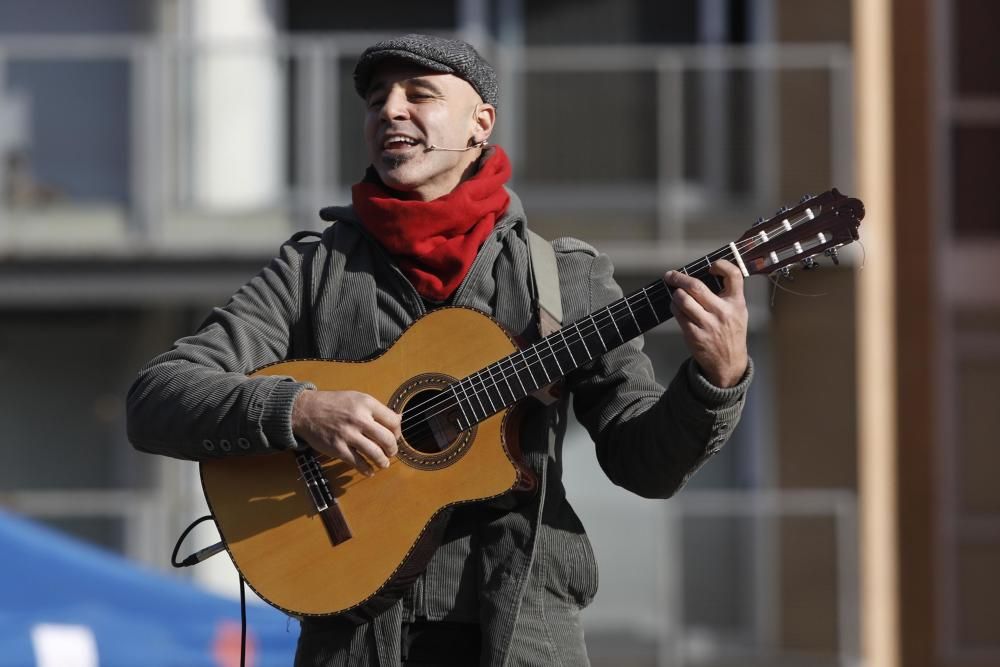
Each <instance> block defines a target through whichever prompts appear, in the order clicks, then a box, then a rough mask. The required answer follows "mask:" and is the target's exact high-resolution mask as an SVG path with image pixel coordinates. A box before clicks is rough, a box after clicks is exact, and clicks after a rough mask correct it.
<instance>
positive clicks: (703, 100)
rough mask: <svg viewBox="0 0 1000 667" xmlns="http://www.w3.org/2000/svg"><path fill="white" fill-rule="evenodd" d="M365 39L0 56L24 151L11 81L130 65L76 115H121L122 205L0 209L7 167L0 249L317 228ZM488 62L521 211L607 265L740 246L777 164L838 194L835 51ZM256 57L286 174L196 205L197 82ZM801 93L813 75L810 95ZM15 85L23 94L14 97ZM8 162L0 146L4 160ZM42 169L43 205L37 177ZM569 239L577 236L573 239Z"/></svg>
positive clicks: (848, 90) (547, 53)
mask: <svg viewBox="0 0 1000 667" xmlns="http://www.w3.org/2000/svg"><path fill="white" fill-rule="evenodd" d="M371 39H373V37H372V36H369V35H358V34H343V35H342V34H334V35H323V36H297V37H286V36H282V37H280V38H276V39H274V40H268V41H266V42H254V43H248V42H239V43H224V44H212V45H204V44H196V43H188V42H180V41H171V40H164V39H157V38H148V37H102V36H88V37H63V36H60V37H58V38H52V37H46V36H14V37H4V38H0V106H2V105H3V96H4V94H5V93H13V94H16V95H17V96H18V97H19V99H20V100H21V101H20V102H19V104H21V105H22V106H23V104H24V102H23V100H24V98H25V97H26V96H27V97H28V99H29V102H28V106H29V114H28V115H29V122H28V126H29V128H33V131H34V132H35V133H36V134H37V133H38V132H42V131H44V129H43V128H41V126H40V125H39V124H37V123H34V122H32V118H33V117H34V113H35V112H37V111H38V109H34V110H32V109H31V101H30V90H29V91H26V90H24V88H25V87H28V88H30V81H28V82H27V84H25V77H23V76H22V77H20V78H18V77H12V76H11V75H10V73H11V70H12V68H13V69H15V70H16V68H18V67H23V66H24V65H25V64H30V63H48V64H50V65H53V66H58V64H60V63H61V64H80V63H91V64H95V65H99V66H101V65H102V64H103V65H109V64H111V63H118V64H119V65H120V64H121V63H124V64H125V65H126V66H127V72H128V75H127V83H126V84H124V85H122V86H120V88H121V90H120V93H121V95H122V96H123V97H124V99H113V100H104V101H103V102H100V103H98V102H95V101H93V100H89V101H88V103H90V104H92V105H94V104H97V106H96V107H94V108H97V109H99V108H100V104H106V105H116V104H117V105H121V104H125V105H126V106H127V110H128V113H127V117H128V126H127V127H123V128H119V130H120V131H121V132H122V134H123V141H124V143H125V144H126V145H127V158H128V163H129V165H130V168H129V169H128V176H127V179H128V182H127V184H125V187H126V190H127V197H125V198H123V199H121V200H118V201H115V200H108V199H106V200H104V201H98V202H93V201H91V202H84V201H80V199H79V198H77V197H74V196H73V195H72V194H70V195H68V196H66V197H64V198H62V199H57V200H56V201H55V202H47V203H34V204H32V203H27V204H26V203H23V202H18V201H14V200H12V196H11V192H12V188H11V186H10V183H11V181H12V175H11V173H10V172H11V169H10V164H7V162H5V161H0V162H3V164H6V167H7V168H6V173H5V171H4V167H3V166H2V165H0V183H5V184H7V187H5V188H4V191H5V195H4V199H3V200H2V201H0V215H2V218H0V247H2V248H3V249H4V250H5V251H7V252H8V253H17V252H19V251H21V250H23V249H24V248H25V247H26V246H30V248H31V251H32V252H39V251H41V252H45V253H50V254H51V253H56V254H58V253H65V252H72V251H74V249H79V248H80V247H81V244H82V247H85V248H87V249H88V250H90V251H95V250H96V251H98V252H100V251H114V252H127V253H128V252H135V251H142V252H146V251H154V252H176V251H179V252H184V251H189V250H190V249H191V247H192V246H193V245H197V246H198V247H201V248H204V247H209V248H212V249H213V250H216V251H218V252H236V253H242V252H245V251H246V250H247V249H250V250H252V251H255V252H257V251H261V250H263V249H270V248H273V247H274V244H275V243H276V242H279V241H280V240H282V239H283V238H284V237H285V236H286V235H287V234H288V233H289V232H290V231H293V230H294V229H297V228H302V227H313V226H315V224H316V216H315V212H316V211H317V210H318V209H319V208H321V207H322V206H324V205H328V204H329V203H332V202H338V201H339V202H342V201H346V200H347V199H348V198H349V184H350V183H351V182H353V181H354V180H357V178H358V177H360V175H361V172H362V169H363V166H364V158H363V151H362V150H361V143H360V138H359V135H360V131H359V127H360V117H361V113H362V111H361V106H362V105H361V104H360V102H359V101H358V100H357V98H356V95H355V94H354V91H353V86H352V85H351V81H350V80H349V78H347V80H345V77H349V71H350V64H351V63H352V62H353V59H354V58H355V57H356V55H357V54H358V53H360V51H361V50H362V49H363V48H364V47H365V46H366V45H368V44H370V43H371ZM486 52H487V53H488V54H489V55H490V56H491V58H492V60H493V62H494V63H495V65H496V67H497V71H498V76H499V78H500V83H501V89H502V91H503V93H502V98H501V106H500V113H499V114H498V130H497V138H498V140H499V143H502V144H503V145H504V146H505V147H506V148H507V149H508V153H510V154H511V156H512V159H513V160H514V162H515V179H514V182H513V185H514V187H515V188H516V189H517V190H518V191H519V192H520V193H521V194H522V199H524V200H525V201H526V203H527V205H528V207H529V211H532V212H533V214H534V215H535V216H536V217H537V218H539V219H540V220H541V226H542V228H543V230H545V229H552V230H553V232H554V233H563V232H564V231H565V230H566V229H570V230H573V231H576V232H577V233H578V235H581V236H584V237H585V238H587V237H588V236H593V235H597V236H602V237H603V238H602V239H601V240H602V245H603V246H605V247H609V248H610V249H611V254H612V255H613V256H615V257H616V259H618V260H619V261H620V262H625V263H626V264H643V263H650V262H651V261H652V259H651V258H652V257H653V256H654V255H655V258H656V263H657V265H660V264H662V262H663V257H664V252H666V253H667V256H672V255H677V256H678V257H681V255H686V254H690V252H691V249H693V248H702V247H706V248H707V247H709V246H710V247H715V245H713V244H714V243H715V241H717V240H720V239H723V240H728V239H729V238H731V236H732V235H733V234H738V233H740V232H742V231H743V229H744V228H745V227H746V225H747V224H748V223H749V221H750V220H749V219H748V218H752V217H756V215H758V214H764V213H766V212H767V211H770V210H772V209H773V208H774V207H775V206H776V205H778V204H781V203H788V202H786V201H782V198H784V197H786V192H785V190H786V189H787V188H786V186H785V185H784V181H785V180H787V175H788V172H789V169H791V168H790V167H789V165H786V164H783V160H785V158H786V157H787V156H789V155H796V154H797V152H801V151H803V150H804V151H811V152H812V153H814V154H815V155H816V160H815V162H814V164H815V166H816V173H817V178H816V179H814V182H816V183H817V185H819V186H825V185H826V184H828V183H829V184H836V185H838V186H839V187H841V188H842V189H850V184H851V180H852V167H851V165H852V159H853V157H852V148H851V147H852V133H853V130H852V127H851V111H850V110H851V105H852V69H851V68H852V63H851V56H850V51H849V49H847V48H846V47H843V46H837V45H786V46H778V45H767V46H747V47H685V48H677V47H658V46H628V47H607V46H594V47H527V48H517V49H512V48H509V47H504V46H501V45H494V46H493V47H492V48H488V49H486ZM261 54H265V55H266V57H267V59H272V60H273V64H275V66H276V67H277V68H278V79H277V80H278V82H279V84H280V85H279V86H278V88H277V89H276V93H275V94H276V95H279V96H280V97H281V98H282V99H281V100H278V102H280V105H279V106H280V107H281V112H280V113H279V114H278V115H277V116H276V118H277V119H278V120H277V121H275V122H276V124H278V125H280V127H274V128H273V131H274V132H275V133H277V134H279V135H280V138H279V140H277V141H278V143H277V144H276V145H277V146H278V148H277V149H275V150H272V151H271V154H269V155H262V156H260V158H259V160H260V161H267V160H269V159H274V160H278V161H279V162H281V163H283V164H284V161H285V160H286V157H287V159H288V162H287V164H284V166H283V168H281V169H274V170H272V172H280V174H279V180H280V183H277V184H276V186H277V191H278V193H279V194H278V195H277V196H275V197H273V198H272V199H271V200H270V201H267V202H265V203H263V204H261V203H260V202H252V203H249V204H248V205H246V206H239V205H235V206H232V205H230V206H228V207H222V208H220V207H218V206H213V205H210V204H206V202H205V201H203V200H199V197H198V195H197V192H196V188H194V187H192V179H194V182H195V183H201V179H200V178H199V176H198V175H199V174H204V173H205V169H206V168H207V167H206V166H205V164H204V162H205V160H204V159H203V158H199V157H198V155H199V153H198V151H196V150H195V149H196V148H198V149H199V150H200V148H201V147H202V144H203V143H204V137H200V136H198V131H197V127H198V120H199V117H200V115H201V114H206V113H208V114H210V113H213V111H212V110H211V108H208V109H206V108H205V105H203V106H202V107H199V94H198V86H197V85H195V84H196V81H197V79H198V69H197V68H198V66H199V63H200V62H202V60H204V59H205V58H212V57H216V58H219V57H223V56H225V57H231V58H236V59H238V58H242V57H256V58H258V62H260V60H259V58H260V56H261ZM803 73H811V74H809V77H807V79H803V78H802V77H801V76H800V75H801V74H803ZM29 78H30V77H29ZM15 79H17V80H19V81H21V84H22V85H20V86H14V82H15ZM251 83H252V82H248V85H251ZM202 92H203V93H204V91H202ZM206 94H207V93H206ZM602 95H605V96H606V97H605V98H604V99H603V100H602ZM818 97H822V98H823V99H822V100H818V99H817V98H818ZM806 102H808V103H809V104H810V105H811V106H810V107H809V108H811V109H820V110H822V113H820V114H818V115H819V116H821V117H819V118H809V117H808V116H809V114H800V115H799V116H796V112H795V106H796V105H801V104H802V103H806ZM208 106H211V105H208ZM70 111H72V110H71V109H70V110H68V112H70ZM282 114H284V115H282ZM22 115H23V114H22ZM0 117H2V115H0ZM234 118H238V117H234ZM282 118H283V119H284V120H282ZM285 121H287V122H285ZM792 122H794V123H800V124H805V125H806V126H807V131H808V132H809V133H811V135H813V136H815V144H816V146H815V147H801V146H791V145H789V142H791V141H794V137H791V136H786V134H787V133H786V132H785V128H786V127H787V126H789V125H790V123H792ZM810 123H811V125H810ZM810 128H811V129H810ZM286 130H287V131H286ZM2 136H4V135H3V133H2V132H0V137H2ZM37 140H38V137H37V136H35V137H19V138H16V144H17V146H14V148H15V149H17V148H20V150H23V151H24V152H26V153H27V154H28V155H29V156H30V155H31V152H32V145H33V144H34V143H37ZM247 141H248V142H252V141H253V138H252V137H248V139H247ZM3 150H4V147H3V146H0V151H3ZM11 150H12V145H11V138H10V137H8V139H7V152H8V156H9V153H10V151H11ZM246 154H247V155H250V156H253V155H254V154H253V152H252V151H249V152H247V153H246ZM50 159H51V158H50ZM253 161H254V160H253V159H250V160H244V161H243V162H244V163H246V162H250V163H252V162H253ZM736 163H739V166H738V167H736V166H734V165H735V164H736ZM220 164H225V162H224V160H223V161H222V162H221V163H220ZM35 167H36V168H37V173H35V174H34V176H35V177H36V178H37V179H39V180H40V181H41V182H42V184H43V185H44V184H45V183H44V180H45V175H44V171H45V165H41V164H38V165H35ZM20 168H21V169H22V171H23V170H24V167H23V166H22V167H20ZM216 169H218V167H216ZM223 169H224V167H223ZM793 171H794V170H793ZM286 173H287V174H290V176H288V177H287V178H286V177H285V174H286ZM29 175H30V174H29ZM15 176H16V175H15ZM21 176H23V174H21ZM820 181H822V182H820ZM798 194H802V193H800V192H798V193H795V196H796V197H797V195H798ZM787 196H792V195H790V194H789V195H787ZM609 217H610V218H614V219H615V220H617V221H619V224H617V225H616V226H614V228H613V229H608V227H610V226H608V225H602V224H601V223H602V221H603V220H606V219H607V218H609ZM570 219H572V220H573V221H574V224H575V225H576V226H568V225H569V223H567V222H566V221H567V220H570ZM588 219H590V220H591V222H590V223H587V222H586V220H588ZM88 220H89V222H88ZM579 220H583V222H579V223H576V222H575V221H579ZM588 224H589V225H590V226H588ZM87 225H90V227H89V228H88V227H86V226H87ZM74 230H75V231H77V232H79V233H77V234H74V233H73V232H74ZM89 230H93V231H92V233H91V232H90V231H89ZM60 239H64V240H65V242H62V243H61V242H60Z"/></svg>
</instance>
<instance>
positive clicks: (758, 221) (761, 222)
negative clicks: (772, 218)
mask: <svg viewBox="0 0 1000 667" xmlns="http://www.w3.org/2000/svg"><path fill="white" fill-rule="evenodd" d="M763 224H764V216H761V217H759V218H757V222H755V223H753V226H754V227H759V226H760V225H763Z"/></svg>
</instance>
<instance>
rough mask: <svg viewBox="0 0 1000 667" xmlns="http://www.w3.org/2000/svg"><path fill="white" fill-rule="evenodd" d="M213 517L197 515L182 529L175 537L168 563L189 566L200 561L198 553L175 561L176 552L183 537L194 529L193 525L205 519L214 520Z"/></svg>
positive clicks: (182, 541)
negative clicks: (175, 540)
mask: <svg viewBox="0 0 1000 667" xmlns="http://www.w3.org/2000/svg"><path fill="white" fill-rule="evenodd" d="M214 519H215V517H213V516H212V515H211V514H206V515H205V516H203V517H199V518H197V519H195V520H194V521H192V522H191V524H190V525H189V526H188V527H187V528H185V529H184V532H183V533H181V536H180V537H178V538H177V544H175V545H174V552H173V553H172V554H170V564H171V565H173V566H174V567H190V566H192V565H194V564H195V563H198V562H200V559H199V558H198V554H197V553H194V554H191V555H190V556H188V557H187V558H185V559H184V560H182V561H180V562H178V561H177V552H178V551H180V550H181V544H183V543H184V538H186V537H187V536H188V534H189V533H190V532H191V531H192V530H194V528H195V526H197V525H198V524H200V523H204V522H205V521H211V520H214Z"/></svg>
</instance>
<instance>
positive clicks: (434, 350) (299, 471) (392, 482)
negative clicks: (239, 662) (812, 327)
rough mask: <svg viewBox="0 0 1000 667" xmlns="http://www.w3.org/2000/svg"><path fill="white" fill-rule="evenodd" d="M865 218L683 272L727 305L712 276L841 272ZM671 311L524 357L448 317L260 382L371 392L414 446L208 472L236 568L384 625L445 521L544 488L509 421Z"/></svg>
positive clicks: (823, 213) (491, 332)
mask: <svg viewBox="0 0 1000 667" xmlns="http://www.w3.org/2000/svg"><path fill="white" fill-rule="evenodd" d="M863 217H864V206H863V204H862V203H861V202H860V201H859V200H858V199H853V198H848V197H846V196H844V195H842V194H841V193H839V192H838V191H837V190H830V191H828V192H826V193H824V194H821V195H818V196H814V197H806V198H803V200H802V201H801V202H800V203H799V204H798V205H796V206H794V207H792V208H788V209H782V210H780V211H779V212H778V214H777V215H775V216H774V217H772V218H770V219H768V220H763V219H761V220H758V222H757V224H755V225H754V226H753V227H751V228H750V229H749V230H748V231H747V232H746V233H744V234H743V235H742V236H741V237H740V238H739V239H737V240H736V241H733V242H732V243H729V244H728V245H726V246H723V247H721V248H719V249H718V250H716V251H715V252H712V253H710V254H708V255H707V256H705V257H702V258H700V259H698V260H695V261H694V262H692V263H691V264H688V265H686V266H684V267H683V268H682V269H680V270H681V271H684V272H685V273H687V274H689V275H692V276H696V277H698V278H700V279H701V280H703V281H704V282H706V284H708V286H709V287H710V288H712V289H713V290H714V291H716V292H717V291H718V290H720V289H721V287H722V286H721V284H720V283H719V282H718V281H717V280H716V278H715V276H713V275H712V274H710V273H708V268H709V266H710V265H711V263H712V262H713V261H715V260H718V259H727V260H729V261H731V262H733V263H734V264H736V265H737V266H738V267H739V268H740V270H741V271H742V272H743V274H744V276H750V275H754V274H771V273H774V272H783V273H785V274H787V273H788V271H789V270H790V267H791V266H792V265H796V264H801V265H802V266H803V267H805V268H812V267H813V266H816V260H815V256H817V255H825V256H827V257H829V258H831V259H832V260H833V261H834V262H836V261H838V257H837V249H838V248H839V247H841V246H844V245H846V244H849V243H851V242H853V241H854V240H856V239H857V238H858V227H859V226H860V222H861V219H862V218H863ZM670 301H671V295H670V290H669V288H668V287H667V286H666V284H665V283H664V282H663V281H662V279H657V280H655V281H653V282H652V283H650V284H649V285H646V286H645V287H643V288H642V289H640V290H638V291H636V292H634V293H632V294H630V295H628V296H626V297H623V298H621V299H619V300H617V301H615V302H614V303H611V304H610V305H608V306H605V307H604V308H601V309H599V310H597V311H596V312H594V313H592V314H590V315H589V316H587V317H584V318H582V319H580V320H578V321H576V322H573V323H572V324H569V325H567V326H564V327H563V328H562V329H560V330H559V331H557V332H555V333H553V334H551V335H549V336H547V337H544V338H542V339H541V340H539V341H538V342H536V343H534V344H533V345H531V346H529V347H525V348H524V349H519V348H518V346H517V345H516V344H515V343H514V342H513V340H512V338H511V337H510V336H509V335H508V334H507V332H506V331H504V329H503V328H502V327H501V326H500V325H499V324H497V323H496V322H495V321H493V320H492V319H491V318H490V317H488V316H487V315H484V314H482V313H480V312H477V311H475V310H471V309H467V308H458V307H452V308H440V309H437V310H434V311H432V312H431V313H429V314H428V315H426V316H424V317H422V318H421V319H419V320H417V321H416V322H414V323H413V324H412V325H411V326H410V327H409V328H408V329H407V330H406V331H405V332H404V333H403V334H402V335H401V336H400V338H399V340H398V341H396V342H395V343H394V344H393V345H392V346H391V347H390V348H389V349H387V350H386V351H385V352H384V353H382V354H381V356H379V357H377V358H375V359H371V360H367V361H363V362H353V361H334V360H326V359H322V360H314V359H308V360H294V361H283V362H278V363H274V364H271V365H268V366H265V367H264V368H261V369H259V370H257V371H256V372H255V373H254V375H284V376H291V377H293V378H295V379H296V380H299V381H308V382H312V383H313V384H315V385H316V387H317V388H319V389H324V390H348V389H350V390H355V391H361V392H365V393H368V394H370V395H372V396H374V397H375V398H377V399H378V400H380V401H382V402H383V403H385V404H386V405H388V406H389V407H390V408H392V409H393V410H395V411H397V412H398V413H400V414H401V419H402V434H403V437H402V440H401V441H400V443H399V453H398V455H397V456H395V457H393V459H391V463H390V465H389V467H388V468H385V469H381V470H378V471H377V472H376V473H375V474H374V475H373V476H371V477H366V476H364V475H362V474H360V473H358V472H357V471H356V470H354V468H352V467H351V466H349V465H348V464H346V463H344V462H342V461H339V460H336V459H330V458H326V457H323V456H322V455H320V454H319V453H317V452H315V451H312V450H309V449H306V450H304V451H299V452H280V453H274V454H268V455H262V456H247V457H230V458H224V459H215V460H210V461H204V462H202V463H201V479H202V486H203V489H204V492H205V496H206V498H207V500H208V503H209V506H210V507H211V511H212V514H213V515H214V517H215V520H216V523H217V524H218V527H219V532H220V533H221V535H222V538H223V541H224V543H225V545H226V548H227V549H228V551H229V554H230V556H231V557H232V559H233V561H234V563H235V564H236V567H237V568H238V569H239V571H240V572H241V574H242V575H243V577H244V578H245V579H246V581H247V583H248V584H249V585H250V586H251V587H252V588H253V589H254V591H256V592H257V593H258V594H259V595H260V597H261V598H263V599H264V600H266V601H267V602H269V603H270V604H272V605H274V606H275V607H278V608H280V609H282V610H284V611H286V612H288V613H290V614H294V615H300V616H302V615H330V614H344V613H345V612H351V614H355V615H358V616H360V617H362V618H363V617H365V615H366V614H369V615H370V614H371V613H373V612H374V611H377V609H379V608H381V607H383V606H384V605H385V604H387V600H391V599H393V598H392V595H393V592H394V590H396V589H398V588H400V587H401V586H404V585H406V584H408V583H409V582H410V581H412V580H413V578H414V577H415V576H416V575H417V574H419V572H420V571H421V570H422V569H423V568H424V567H425V566H426V564H427V562H428V561H429V559H430V556H431V555H432V554H433V551H434V548H435V547H436V544H435V542H434V533H435V529H434V525H435V522H433V519H434V518H435V517H436V516H439V515H441V514H442V512H443V511H444V510H446V508H449V507H451V506H454V505H458V504H461V503H467V502H472V501H480V500H486V499H490V498H495V497H497V496H500V495H502V494H504V493H507V492H510V491H512V490H514V489H515V488H517V487H519V486H520V487H522V488H523V487H528V486H530V485H531V483H532V478H531V473H530V471H529V470H528V469H527V467H526V466H525V465H523V464H522V463H521V461H520V456H519V451H518V447H517V438H516V434H517V432H518V428H517V426H518V424H517V421H518V418H517V410H516V409H512V408H514V407H515V406H517V405H518V403H519V402H520V401H522V399H524V398H526V397H528V396H530V395H532V394H534V393H535V392H537V391H539V390H541V389H544V388H545V387H546V386H548V385H550V384H552V383H554V382H556V381H557V380H559V379H560V378H562V377H563V376H565V375H566V374H567V373H569V372H571V371H573V370H574V369H577V368H580V367H581V366H583V365H585V364H587V363H588V362H590V361H591V360H593V359H595V358H597V357H598V356H599V355H602V354H604V353H605V352H607V351H608V350H611V349H613V348H615V347H617V346H619V345H621V344H622V343H624V342H626V341H628V340H630V339H632V338H635V337H636V336H639V335H640V334H642V333H643V332H645V331H648V330H649V329H652V328H653V327H655V326H656V325H658V324H660V323H662V322H664V321H666V320H668V319H669V318H670V317H671V311H670ZM437 523H440V522H437Z"/></svg>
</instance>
